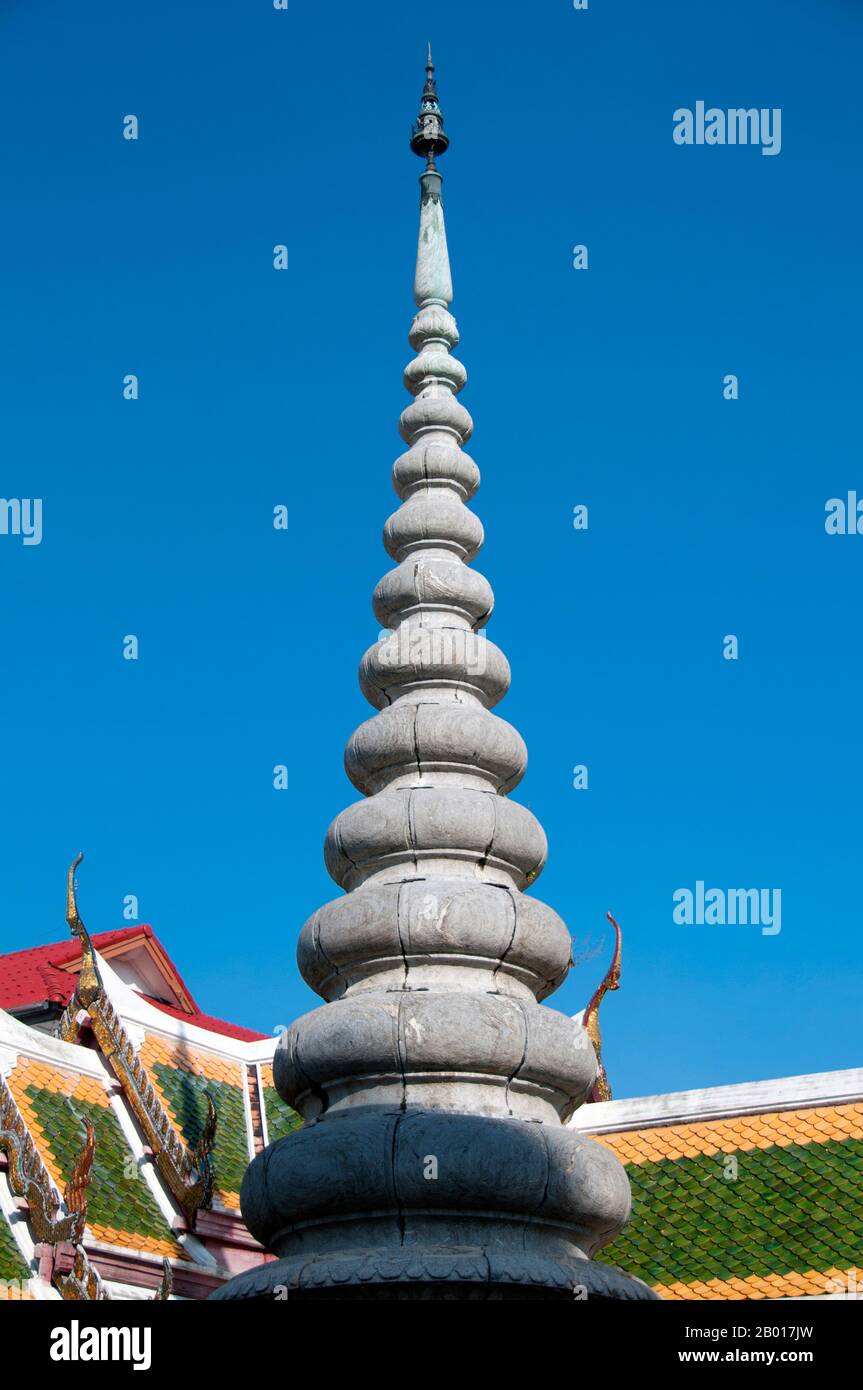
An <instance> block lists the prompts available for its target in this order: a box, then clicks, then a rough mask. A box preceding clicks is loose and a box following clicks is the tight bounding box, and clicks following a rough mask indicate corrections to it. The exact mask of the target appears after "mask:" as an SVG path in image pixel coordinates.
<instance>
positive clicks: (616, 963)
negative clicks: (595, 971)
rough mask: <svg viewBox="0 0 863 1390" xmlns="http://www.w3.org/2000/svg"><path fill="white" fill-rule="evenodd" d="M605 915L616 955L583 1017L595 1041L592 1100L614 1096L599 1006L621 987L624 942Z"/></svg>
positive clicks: (591, 1039)
mask: <svg viewBox="0 0 863 1390" xmlns="http://www.w3.org/2000/svg"><path fill="white" fill-rule="evenodd" d="M605 915H606V917H607V918H608V920H609V922H610V923H611V925H612V926H613V927H614V935H615V946H614V955H613V957H612V960H611V965H610V966H609V967H608V970H607V971H606V974H605V977H604V979H603V980H602V983H601V984H600V985H599V987H598V989H596V991H595V992H594V994H593V995H592V996H591V1000H590V1003H589V1004H588V1006H587V1008H586V1009H585V1011H584V1018H583V1019H582V1023H583V1024H584V1027H585V1029H586V1031H587V1036H588V1037H589V1038H590V1041H591V1042H592V1043H593V1050H594V1052H595V1053H596V1065H597V1072H596V1080H595V1081H594V1083H593V1087H592V1089H591V1092H590V1099H591V1100H592V1101H600V1100H611V1098H612V1097H611V1086H610V1084H609V1080H608V1076H607V1074H606V1071H605V1066H604V1063H603V1060H602V1034H601V1033H600V1031H599V1006H600V1004H601V1003H602V1001H603V999H604V998H605V995H606V992H607V991H608V990H610V989H620V952H621V944H622V943H621V934H620V927H619V926H618V925H617V922H615V920H614V918H613V917H612V915H611V913H610V912H606V914H605Z"/></svg>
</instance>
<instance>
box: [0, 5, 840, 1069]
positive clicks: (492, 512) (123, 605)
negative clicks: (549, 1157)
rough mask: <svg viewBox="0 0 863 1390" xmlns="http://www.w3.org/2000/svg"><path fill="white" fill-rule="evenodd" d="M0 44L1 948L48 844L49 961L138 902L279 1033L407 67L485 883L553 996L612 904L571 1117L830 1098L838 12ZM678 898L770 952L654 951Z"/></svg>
mask: <svg viewBox="0 0 863 1390" xmlns="http://www.w3.org/2000/svg"><path fill="white" fill-rule="evenodd" d="M2 35H3V51H4V56H3V60H2V66H3V80H2V82H0V125H2V139H0V162H2V179H3V190H4V200H3V201H4V214H3V246H4V268H5V274H4V276H3V291H2V301H3V302H2V322H3V332H2V343H0V354H2V361H0V430H2V439H0V447H2V460H3V463H2V470H0V493H2V495H3V496H5V497H7V498H8V497H41V498H42V499H43V505H44V521H43V526H44V538H43V542H42V544H41V545H40V546H31V547H25V546H23V545H22V544H21V542H20V539H18V538H14V537H10V536H0V585H2V609H0V650H2V662H3V698H2V759H0V770H1V771H2V787H3V795H2V827H0V903H2V922H3V931H2V947H3V949H4V950H13V949H18V948H22V947H25V946H27V945H31V944H36V943H39V942H44V941H48V940H51V939H56V938H60V937H62V936H63V935H64V933H65V924H64V920H63V895H64V876H65V871H66V867H67V864H68V862H69V860H70V858H71V857H72V855H73V854H74V853H75V852H76V851H77V849H78V848H79V847H80V848H83V849H84V850H85V852H86V855H87V859H86V863H85V865H84V866H83V868H82V870H81V873H80V878H79V882H80V889H81V907H82V912H83V915H84V918H85V920H86V921H87V923H88V926H89V927H90V929H91V930H92V931H97V930H106V929H108V928H111V927H116V926H121V925H123V919H122V902H123V897H124V895H126V894H129V893H134V894H137V895H138V897H139V900H140V910H141V920H146V921H149V922H151V923H152V924H153V925H154V927H155V928H156V930H157V932H158V933H159V935H160V937H161V939H162V940H163V942H164V944H165V945H166V947H167V948H168V950H169V951H170V952H171V954H172V955H173V957H174V958H175V960H176V961H177V963H178V965H179V967H180V968H181V970H182V971H183V972H184V974H185V975H186V977H187V979H188V981H189V983H190V985H191V986H192V988H193V989H194V991H195V993H196V994H197V996H198V998H199V1001H200V1002H201V1004H202V1006H203V1007H205V1008H207V1009H209V1010H210V1011H212V1012H214V1013H217V1014H221V1015H223V1016H226V1017H229V1018H231V1019H234V1020H236V1021H238V1022H242V1023H244V1024H247V1025H250V1026H254V1027H258V1028H260V1029H261V1030H263V1031H269V1030H270V1029H271V1028H273V1027H276V1026H277V1025H278V1024H280V1023H287V1022H289V1021H290V1019H291V1018H292V1017H294V1016H296V1015H297V1014H298V1013H300V1012H302V1011H304V1010H305V1009H307V1008H309V1007H312V1006H314V1004H315V1003H316V1002H317V1000H316V998H315V996H313V995H312V994H311V993H310V992H309V991H308V990H307V989H306V987H305V986H304V985H303V984H302V982H301V981H300V979H299V976H298V972H297V969H296V964H295V958H294V952H295V944H296V938H297V934H298V931H299V929H300V927H301V925H302V923H303V921H304V920H305V918H306V917H307V916H308V914H309V913H310V912H311V911H312V910H313V909H314V908H315V907H316V906H318V905H319V904H320V903H322V902H324V901H326V900H327V899H328V898H330V897H334V896H336V895H337V893H338V891H339V890H337V889H336V888H335V885H334V884H332V883H331V881H330V880H329V878H328V877H327V875H326V873H325V870H324V867H323V861H322V841H323V835H324V831H325V829H326V826H327V824H328V823H329V821H330V819H331V818H332V817H333V816H334V815H335V814H336V813H337V812H338V811H339V810H341V808H342V807H343V806H345V805H346V804H347V803H348V802H349V801H351V800H353V799H355V796H356V793H355V792H354V790H353V788H352V787H351V786H350V784H349V783H348V781H347V779H346V777H345V775H344V772H343V769H342V750H343V747H344V744H345V742H346V740H347V738H348V736H349V735H350V733H351V731H352V729H353V728H354V727H355V726H356V724H357V723H358V722H359V721H360V720H361V719H363V718H365V717H367V715H368V713H369V710H368V707H367V706H366V704H365V702H364V701H363V699H362V697H361V696H360V693H359V690H358V688H357V683H356V668H357V664H358V662H359V658H360V656H361V654H362V652H363V651H364V649H365V647H366V646H367V645H368V644H369V643H370V642H371V641H373V640H374V638H375V636H376V633H377V628H376V625H375V622H374V619H373V617H372V614H371V607H370V595H371V591H372V588H373V586H374V584H375V582H376V581H377V579H378V578H379V576H380V575H381V574H382V573H383V572H384V570H385V569H386V568H388V566H389V564H390V561H389V560H388V558H387V556H386V555H385V553H384V551H383V549H382V546H381V544H380V530H381V527H382V525H383V522H384V520H385V518H386V517H387V515H388V514H389V512H390V511H392V510H393V509H394V507H395V505H396V499H395V496H394V494H393V493H392V491H391V486H390V477H389V475H390V466H391V463H392V460H393V458H394V457H395V456H396V454H398V453H399V452H400V451H401V448H402V447H403V446H402V445H401V442H400V440H399V437H398V434H397V430H396V422H397V418H398V414H399V411H400V410H401V409H402V408H403V406H404V404H405V403H406V401H407V399H408V398H407V396H406V395H405V393H404V391H403V388H402V385H401V370H402V367H403V366H404V364H405V362H406V361H407V360H408V358H409V356H410V349H409V347H408V345H407V340H406V334H407V329H408V325H409V322H410V318H411V315H412V312H413V306H412V298H411V277H412V269H413V256H414V248H415V238H416V215H417V177H418V174H419V170H420V164H419V161H418V160H417V159H416V158H415V157H414V156H413V155H412V154H411V153H410V151H409V149H408V146H407V138H408V134H409V127H410V123H411V121H412V119H413V117H414V114H415V112H416V109H417V104H418V98H419V94H420V90H421V86H422V79H423V59H424V45H425V40H426V38H427V37H429V36H430V37H431V38H432V40H433V43H434V46H435V58H436V61H437V65H438V79H439V88H440V94H441V101H442V105H443V109H444V112H445V116H446V122H447V128H448V130H449V133H450V135H451V139H452V145H451V148H450V151H449V153H448V154H447V155H446V156H445V158H444V160H442V161H441V167H442V170H443V172H444V175H445V185H444V196H445V204H446V210H447V220H448V229H449V239H450V251H451V256H452V261H453V274H454V281H455V302H454V306H453V307H454V311H455V313H456V315H457V317H458V321H459V326H460V329H461V333H462V342H461V346H460V348H459V355H460V356H461V357H462V358H463V360H464V361H465V363H466V365H467V368H468V373H469V381H468V386H467V388H466V391H465V393H464V395H463V397H462V399H463V400H464V402H465V404H466V405H467V406H468V408H469V409H470V411H471V413H472V415H473V417H474V420H475V423H476V432H475V435H474V439H473V441H472V443H471V453H472V454H473V456H474V457H475V458H476V459H477V462H478V463H479V465H480V467H481V469H482V471H483V486H482V488H481V490H480V492H479V494H478V497H477V499H476V502H475V506H476V508H477V510H478V512H479V514H480V515H481V517H482V519H483V521H484V523H485V526H486V533H487V543H486V546H485V548H484V550H483V552H482V553H481V555H480V558H479V568H480V569H481V570H482V571H483V573H485V574H486V575H487V576H488V578H489V579H490V581H491V583H492V585H493V587H494V589H495V594H496V599H497V609H496V612H495V615H494V617H493V619H492V623H491V626H490V629H489V632H490V636H492V637H493V639H494V640H495V641H496V642H497V643H498V644H499V645H500V646H501V647H502V648H503V649H504V651H506V653H507V654H508V656H509V658H510V661H511V663H512V668H513V684H512V690H511V693H510V695H509V696H508V697H507V699H506V700H505V701H504V703H503V704H502V705H501V706H500V707H499V713H500V714H502V715H503V716H504V717H505V718H507V719H509V720H510V721H511V722H512V723H514V724H515V725H516V727H517V728H518V729H520V731H521V732H522V733H523V735H524V737H525V738H526V740H527V743H528V747H529V750H530V756H531V762H530V768H529V771H528V774H527V777H526V779H525V781H524V782H523V784H522V786H521V787H520V789H519V791H518V793H517V796H518V799H520V800H522V801H525V802H526V803H528V804H529V805H530V806H531V808H532V809H533V810H534V811H535V812H536V814H537V815H538V816H539V817H540V819H541V820H542V822H543V824H544V826H545V828H546V831H547V833H548V838H549V845H550V854H549V864H548V868H547V869H546V872H545V873H544V875H543V876H542V877H541V879H540V880H539V883H538V884H537V887H536V890H535V891H536V892H537V894H538V896H540V897H542V898H543V899H544V900H545V901H547V902H549V903H551V904H552V905H554V906H555V907H556V908H557V909H558V911H560V912H561V914H562V915H563V916H564V918H565V919H566V920H567V922H568V924H569V925H570V928H571V930H572V931H573V934H574V936H575V937H576V941H577V946H576V950H577V951H579V952H583V951H584V949H585V948H584V943H585V940H586V939H588V938H589V941H590V946H589V948H588V952H587V953H588V955H589V954H590V950H594V951H595V950H596V949H597V948H599V947H601V948H602V949H601V951H600V954H598V955H594V956H593V957H592V958H591V959H589V960H588V961H587V963H586V964H584V965H583V966H582V967H581V968H580V969H579V970H577V971H575V972H573V973H572V975H571V976H570V979H569V981H568V982H567V984H566V985H565V987H564V988H563V989H562V990H561V991H560V992H559V993H558V994H557V995H556V996H555V1000H554V1001H552V1002H554V1003H556V1005H557V1007H559V1008H561V1009H563V1010H566V1011H567V1012H575V1011H576V1010H577V1009H579V1008H580V1007H582V1006H583V1004H584V1003H585V1002H586V1000H587V998H588V997H589V995H590V993H591V991H592V990H593V988H594V986H595V984H596V983H597V981H598V979H599V977H600V975H601V973H602V972H603V970H604V969H605V964H606V960H607V956H608V953H609V951H610V946H611V942H610V938H609V936H608V934H607V931H606V930H605V924H604V913H605V910H606V908H611V909H612V910H613V911H614V912H615V914H616V915H617V916H618V917H619V918H620V920H621V922H622V924H623V927H624V960H623V984H622V988H621V990H620V991H619V993H617V994H615V995H612V996H610V997H609V998H608V1000H607V1001H606V1004H605V1006H604V1032H605V1040H606V1058H607V1064H608V1070H609V1074H610V1077H611V1080H612V1083H613V1085H614V1088H615V1092H616V1094H618V1095H635V1094H644V1093H649V1092H655V1091H666V1090H672V1089H677V1088H683V1087H695V1086H702V1085H711V1084H720V1083H724V1082H734V1081H744V1080H749V1079H754V1078H762V1077H770V1076H782V1075H789V1074H794V1073H798V1072H806V1071H819V1070H826V1069H831V1068H841V1067H849V1066H853V1065H859V1064H860V1063H861V1026H860V1007H859V1001H860V974H861V964H862V963H863V946H861V925H863V923H861V874H863V867H861V816H860V799H861V785H863V780H861V779H863V754H861V747H863V744H861V740H860V737H859V722H860V708H861V676H863V655H861V642H860V605H861V568H863V536H861V537H841V538H839V537H836V538H830V537H828V536H827V535H826V534H825V531H824V504H825V501H826V500H827V499H828V498H829V497H832V496H836V495H844V494H845V493H846V492H847V491H848V490H849V489H851V488H857V489H858V490H859V491H860V493H861V496H863V464H861V439H860V431H861V421H860V411H861V407H860V376H861V350H860V323H861V318H863V304H861V274H860V255H861V253H860V214H861V194H860V168H861V154H863V148H861V147H863V134H861V122H860V105H859V100H860V83H859V74H860V71H861V66H863V14H861V10H860V7H859V5H858V4H855V3H851V0H819V3H817V4H815V3H809V2H808V0H727V2H726V3H725V4H722V5H714V6H706V5H697V6H696V5H693V4H692V0H665V3H663V4H661V5H656V4H644V3H636V0H619V2H618V3H614V4H612V3H611V2H610V0H590V9H589V11H588V12H586V13H576V12H575V11H573V9H572V6H571V4H570V3H568V0H557V2H556V3H549V0H544V3H542V4H531V5H525V4H523V3H521V4H515V3H511V2H510V0H507V2H506V3H495V4H490V3H484V4H476V3H472V4H470V5H466V4H464V3H463V2H462V3H456V0H435V3H434V4H430V5H428V6H418V5H411V6H407V5H405V4H403V3H398V4H396V3H395V0H390V3H374V2H373V0H370V2H369V3H367V4H364V5H358V4H355V3H346V0H333V2H332V3H327V4H322V3H320V0H290V9H289V10H288V12H287V13H279V12H276V11H274V10H273V9H272V8H271V6H270V5H269V4H268V3H267V0H254V2H253V0H231V3H224V0H222V2H221V3H220V2H219V0H211V3H206V4H205V3H197V4H194V5H190V4H184V3H177V0H172V3H170V4H169V3H167V0H148V3H147V4H146V5H144V4H139V5H122V6H121V5H117V4H114V3H111V4H109V3H106V2H105V0H91V3H89V4H87V5H85V6H83V7H82V6H77V7H71V6H69V5H62V4H59V3H55V2H54V0H48V3H45V4H41V5H39V6H36V7H35V8H34V7H32V6H25V5H24V4H21V3H7V4H6V5H4V7H3V20H2ZM702 99H703V100H705V101H706V102H707V103H708V105H710V104H713V105H716V106H718V107H722V108H727V107H736V106H758V107H762V106H763V107H771V108H772V107H781V108H782V113H783V116H782V151H781V154H780V155H779V156H778V157H774V158H765V157H763V156H762V155H761V154H760V152H759V150H758V149H752V148H733V149H732V148H728V147H725V148H707V147H700V148H699V147H693V148H680V147H678V146H676V145H675V144H674V143H673V141H672V113H673V112H674V110H675V109H676V108H678V107H680V106H689V107H692V106H694V104H695V102H696V101H697V100H702ZM130 113H131V114H135V115H137V116H138V118H139V121H140V139H139V140H138V141H137V143H133V142H128V141H125V140H124V139H123V138H122V121H123V117H124V116H125V115H127V114H130ZM279 242H284V243H286V244H287V245H288V246H289V248H290V269H289V270H288V271H287V272H286V273H277V272H275V271H274V270H273V268H272V248H273V246H274V244H275V243H279ZM581 242H584V243H587V244H588V246H589V252H590V269H589V271H587V272H586V273H584V272H575V271H574V270H573V269H572V266H571V260H572V254H571V249H572V247H573V245H574V244H575V243H581ZM130 372H134V373H137V374H138V375H139V377H140V399H139V400H138V401H136V402H127V401H124V400H123V399H122V391H121V386H122V379H123V377H124V376H125V375H126V373H130ZM729 372H733V373H736V374H738V375H739V379H740V399H739V400H738V401H736V402H728V401H725V400H723V395H722V380H723V377H724V375H725V374H726V373H729ZM579 502H586V503H587V504H588V505H589V507H590V518H591V520H590V529H589V531H588V532H587V533H584V534H578V533H575V532H574V531H573V529H572V525H571V519H572V508H573V506H574V504H576V503H579ZM277 503H285V504H287V505H288V506H289V508H290V528H289V531H288V532H287V534H283V533H278V532H275V531H274V530H273V529H272V525H271V516H272V508H273V506H274V505H276V504H277ZM127 633H134V634H137V635H138V636H139V638H140V660H139V661H138V662H137V663H134V662H127V661H124V660H123V659H122V639H123V636H124V635H125V634H127ZM727 633H734V634H736V635H737V636H738V637H739V641H740V659H739V660H738V661H737V662H736V663H735V662H728V661H725V660H724V659H723V657H722V639H723V637H724V635H725V634H727ZM276 763H285V764H287V766H288V767H289V776H290V787H289V790H288V791H287V792H277V791H275V790H273V787H272V768H273V766H274V764H276ZM576 763H585V764H587V765H588V767H589V778H590V787H589V790H588V791H583V792H577V791H575V790H573V788H572V768H573V765H574V764H576ZM698 879H701V880H704V881H706V882H707V884H708V886H718V887H723V888H731V887H763V888H776V887H778V888H781V890H782V931H781V933H780V934H779V935H778V936H774V937H764V936H762V935H761V934H760V933H759V931H758V929H757V928H752V927H697V926H692V927H682V926H678V925H676V924H675V923H674V922H673V921H672V894H673V893H674V891H675V889H677V888H680V887H694V885H695V883H696V881H697V880H698Z"/></svg>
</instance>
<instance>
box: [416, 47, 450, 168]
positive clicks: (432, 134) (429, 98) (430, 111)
mask: <svg viewBox="0 0 863 1390" xmlns="http://www.w3.org/2000/svg"><path fill="white" fill-rule="evenodd" d="M448 144H449V136H448V135H447V133H446V131H445V130H444V128H443V112H442V111H441V109H440V103H439V102H438V98H437V85H436V83H435V76H434V63H433V62H432V52H431V40H429V46H428V60H427V62H426V82H425V86H424V87H423V94H422V100H421V102H420V111H419V115H418V116H417V119H416V122H415V123H414V127H413V129H412V131H411V149H412V150H413V152H414V154H418V155H419V156H420V157H421V158H424V159H425V161H426V168H427V169H433V168H434V167H435V162H434V157H435V155H436V154H443V152H444V150H445V149H446V148H447V146H448Z"/></svg>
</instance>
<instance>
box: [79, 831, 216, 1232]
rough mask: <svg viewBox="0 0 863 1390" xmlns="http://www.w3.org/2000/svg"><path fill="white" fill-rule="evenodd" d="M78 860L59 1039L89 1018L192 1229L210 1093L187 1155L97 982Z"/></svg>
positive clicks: (211, 1141) (203, 1188)
mask: <svg viewBox="0 0 863 1390" xmlns="http://www.w3.org/2000/svg"><path fill="white" fill-rule="evenodd" d="M83 857H84V856H83V854H79V855H78V857H77V859H75V861H74V863H73V864H72V865H71V867H70V869H69V876H68V881H67V890H66V921H67V922H68V924H69V929H70V931H71V932H72V934H73V936H77V937H78V939H79V940H80V942H81V951H82V960H81V972H80V974H79V976H78V982H77V985H76V988H75V993H74V994H73V996H72V998H71V1000H70V1001H69V1004H68V1006H67V1007H66V1010H65V1012H64V1013H63V1016H62V1018H61V1019H60V1024H59V1031H60V1036H61V1038H62V1039H63V1040H64V1042H76V1041H77V1040H78V1036H79V1021H80V1016H81V1013H82V1012H84V1013H86V1014H87V1015H88V1017H89V1021H90V1025H91V1027H92V1029H93V1032H94V1034H95V1037H96V1040H97V1042H98V1044H99V1047H100V1048H101V1050H102V1053H103V1055H104V1057H105V1059H106V1061H107V1062H108V1063H109V1065H110V1066H111V1069H112V1070H113V1072H114V1075H115V1076H116V1077H117V1080H118V1081H119V1082H120V1085H121V1086H122V1088H123V1091H124V1093H125V1095H126V1098H127V1100H128V1102H129V1104H130V1106H131V1107H132V1110H133V1111H134V1113H135V1117H136V1119H137V1121H138V1123H139V1125H140V1126H141V1129H142V1131H143V1133H144V1136H145V1138H146V1140H147V1143H148V1144H149V1145H150V1148H151V1149H152V1150H153V1155H154V1162H155V1165H156V1167H157V1169H158V1170H159V1172H160V1173H161V1175H162V1177H163V1178H164V1180H165V1182H166V1184H167V1186H168V1188H169V1189H170V1191H171V1194H172V1196H173V1197H174V1199H175V1200H176V1202H177V1204H178V1205H179V1207H180V1209H181V1211H182V1212H183V1214H184V1216H185V1218H186V1220H187V1222H188V1223H189V1226H190V1227H194V1224H195V1216H196V1214H197V1212H198V1211H199V1210H200V1209H202V1208H206V1207H209V1206H210V1205H211V1203H212V1200H213V1188H214V1185H215V1168H214V1165H213V1148H214V1145H215V1139H216V1124H217V1115H216V1108H215V1106H214V1104H213V1099H212V1096H211V1095H210V1093H209V1091H205V1092H204V1095H205V1099H206V1104H207V1114H206V1118H205V1121H204V1125H203V1128H202V1132H201V1135H200V1138H199V1140H198V1143H197V1144H196V1146H195V1149H194V1151H190V1150H189V1149H188V1148H187V1147H186V1145H185V1144H184V1142H183V1140H182V1139H181V1137H180V1135H179V1134H178V1132H177V1130H176V1128H175V1126H174V1123H173V1121H172V1119H171V1117H170V1115H169V1114H168V1112H167V1110H166V1109H165V1107H164V1106H163V1104H162V1102H161V1100H160V1099H159V1096H158V1094H157V1093H156V1089H155V1087H154V1086H153V1083H152V1081H151V1080H150V1077H149V1075H148V1073H147V1069H146V1067H145V1066H144V1064H143V1062H142V1061H141V1058H140V1057H139V1056H138V1054H137V1052H136V1050H135V1047H134V1045H133V1043H132V1040H131V1038H130V1037H129V1034H128V1033H127V1031H126V1028H125V1026H124V1024H123V1021H122V1019H121V1018H120V1016H119V1014H118V1013H117V1011H116V1009H115V1008H114V1006H113V1005H112V1003H111V1001H110V999H109V998H108V996H107V993H106V991H105V988H104V985H103V983H102V978H101V975H100V974H99V967H98V963H97V961H96V954H95V952H94V950H93V943H92V941H91V940H90V936H89V933H88V931H87V928H86V927H85V926H84V923H83V921H82V920H81V916H80V914H79V912H78V902H77V894H76V884H75V870H76V869H77V867H78V865H79V864H80V863H81V861H82V859H83Z"/></svg>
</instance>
